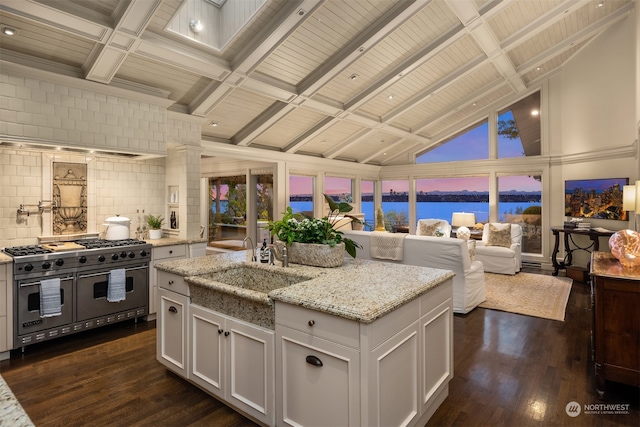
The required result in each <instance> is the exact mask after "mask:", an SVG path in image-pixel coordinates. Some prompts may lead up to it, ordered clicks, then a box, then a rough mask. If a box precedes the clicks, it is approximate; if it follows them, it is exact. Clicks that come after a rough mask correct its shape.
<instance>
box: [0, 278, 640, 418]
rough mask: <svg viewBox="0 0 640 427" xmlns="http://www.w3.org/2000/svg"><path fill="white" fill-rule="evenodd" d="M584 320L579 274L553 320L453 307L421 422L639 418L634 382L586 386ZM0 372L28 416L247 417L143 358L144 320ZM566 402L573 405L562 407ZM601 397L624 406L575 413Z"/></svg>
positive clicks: (47, 349)
mask: <svg viewBox="0 0 640 427" xmlns="http://www.w3.org/2000/svg"><path fill="white" fill-rule="evenodd" d="M530 272H536V271H530ZM590 319H591V310H590V306H589V291H588V288H587V286H586V285H585V284H582V283H574V285H573V289H572V291H571V296H570V298H569V303H568V305H567V311H566V320H565V322H558V321H553V320H545V319H538V318H533V317H528V316H521V315H517V314H511V313H504V312H500V311H495V310H485V309H482V308H477V309H475V310H473V311H472V312H471V313H469V314H467V315H456V316H455V317H454V346H455V351H454V355H455V356H454V358H455V366H454V378H453V380H452V381H451V384H450V392H449V397H448V398H447V399H446V401H445V402H444V403H443V405H442V406H441V407H440V409H439V410H438V411H437V412H436V413H435V414H434V416H433V417H432V419H431V421H430V422H429V424H428V426H527V425H538V426H555V425H568V426H615V425H619V426H637V425H640V410H639V409H640V408H639V406H640V394H639V391H638V389H637V388H634V387H627V386H624V385H621V384H615V383H608V384H607V386H608V389H607V396H606V399H605V401H600V400H598V398H597V396H596V392H595V376H594V373H593V362H592V361H591V354H590V344H589V340H590V338H589V336H590V335H589V333H590V332H589V331H590V322H591V320H590ZM0 372H1V373H2V376H3V378H4V379H5V381H6V382H7V384H9V386H10V387H11V389H12V391H13V392H14V394H15V395H16V397H17V398H18V400H19V401H20V403H21V404H22V405H23V407H24V408H25V410H26V412H27V413H28V414H29V416H30V417H31V419H32V420H33V422H34V423H35V424H36V426H38V427H39V426H254V425H255V424H254V423H252V422H251V421H250V420H248V419H246V418H244V417H243V416H241V415H240V414H238V413H236V412H234V411H233V410H231V409H229V408H227V407H226V406H224V405H223V404H221V403H219V402H218V401H217V400H215V399H214V398H212V397H210V396H209V395H207V394H206V393H204V392H202V391H201V390H199V389H198V388H196V387H195V386H192V385H190V384H189V383H187V382H186V381H184V380H182V379H180V378H179V377H178V376H176V375H174V374H172V373H170V372H169V371H167V370H166V369H165V368H164V367H163V366H162V365H160V364H159V363H158V362H157V361H156V360H155V323H154V322H149V323H145V322H141V323H139V324H137V325H135V324H133V323H124V324H119V325H112V326H110V327H108V328H103V329H98V330H94V331H91V332H88V333H83V334H78V335H75V336H70V337H66V338H63V339H60V340H57V341H51V342H48V343H41V344H38V345H34V346H31V347H27V348H26V352H25V353H24V354H22V353H20V352H19V351H17V352H13V353H12V358H11V359H10V360H7V361H3V362H0ZM569 402H577V403H578V404H579V405H580V407H581V409H582V410H583V412H582V413H581V414H580V415H578V416H577V417H575V418H572V417H569V416H568V415H567V413H566V411H565V407H566V405H567V404H568V403H569ZM602 403H611V404H622V405H626V404H628V405H629V410H628V413H626V414H603V413H600V414H595V413H589V414H585V413H584V405H594V404H596V405H597V404H602ZM595 410H596V409H595V408H594V411H595ZM0 421H1V420H0ZM0 424H2V423H1V422H0Z"/></svg>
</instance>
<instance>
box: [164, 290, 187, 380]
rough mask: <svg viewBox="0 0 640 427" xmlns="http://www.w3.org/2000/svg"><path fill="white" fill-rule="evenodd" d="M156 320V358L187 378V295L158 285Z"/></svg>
mask: <svg viewBox="0 0 640 427" xmlns="http://www.w3.org/2000/svg"><path fill="white" fill-rule="evenodd" d="M158 298H159V304H158V317H157V322H156V358H157V359H158V361H159V362H160V363H162V364H163V365H165V366H166V367H167V368H169V369H170V370H171V371H173V372H175V373H176V374H178V375H180V376H182V377H184V378H188V372H189V371H188V360H189V354H188V340H187V338H188V333H189V319H188V317H187V316H188V313H189V297H188V296H185V295H182V294H179V293H177V292H173V291H169V290H166V289H164V288H163V287H160V288H159V289H158Z"/></svg>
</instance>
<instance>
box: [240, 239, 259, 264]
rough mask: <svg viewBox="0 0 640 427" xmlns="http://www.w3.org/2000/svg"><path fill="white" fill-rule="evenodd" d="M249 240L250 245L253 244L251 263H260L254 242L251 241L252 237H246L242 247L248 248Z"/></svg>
mask: <svg viewBox="0 0 640 427" xmlns="http://www.w3.org/2000/svg"><path fill="white" fill-rule="evenodd" d="M247 240H248V241H249V243H251V254H252V255H251V261H254V262H256V261H258V258H256V247H255V245H254V244H253V240H251V237H245V238H244V239H242V247H243V248H246V247H247Z"/></svg>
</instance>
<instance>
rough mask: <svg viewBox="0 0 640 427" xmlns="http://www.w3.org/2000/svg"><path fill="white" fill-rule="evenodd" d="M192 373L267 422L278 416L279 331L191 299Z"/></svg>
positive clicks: (210, 389) (210, 388) (216, 392)
mask: <svg viewBox="0 0 640 427" xmlns="http://www.w3.org/2000/svg"><path fill="white" fill-rule="evenodd" d="M189 318H190V348H189V351H190V355H191V360H190V363H189V369H190V374H189V379H190V380H191V381H193V382H194V383H195V384H197V385H199V386H200V387H201V388H203V389H204V390H206V391H208V392H210V393H211V394H213V395H215V396H217V397H218V398H220V399H221V400H223V401H225V402H227V403H228V404H230V405H231V406H233V407H235V408H237V409H239V410H240V411H242V412H244V413H245V414H247V415H249V416H251V417H253V418H255V419H256V420H257V421H259V422H262V423H264V424H266V425H274V422H275V385H274V381H275V363H274V341H275V338H274V335H275V334H274V332H273V331H270V330H268V329H265V328H261V327H258V326H255V325H252V324H249V323H246V322H243V321H240V320H238V319H234V318H232V317H229V316H226V315H223V314H220V313H217V312H215V311H213V310H210V309H207V308H204V307H200V306H198V305H191V306H190V308H189Z"/></svg>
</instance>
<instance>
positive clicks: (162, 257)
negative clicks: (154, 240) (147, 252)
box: [149, 244, 187, 320]
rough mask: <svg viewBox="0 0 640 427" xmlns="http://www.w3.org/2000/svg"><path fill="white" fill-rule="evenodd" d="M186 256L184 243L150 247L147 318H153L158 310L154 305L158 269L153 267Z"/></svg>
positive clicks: (156, 297) (156, 302)
mask: <svg viewBox="0 0 640 427" xmlns="http://www.w3.org/2000/svg"><path fill="white" fill-rule="evenodd" d="M186 257H187V245H186V244H177V245H168V246H156V247H153V248H152V249H151V262H150V265H149V315H150V319H149V320H153V315H154V314H155V313H156V312H157V311H158V308H157V307H156V305H157V304H158V270H156V268H155V267H154V266H155V264H156V263H158V262H162V261H169V260H173V259H183V258H186Z"/></svg>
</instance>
